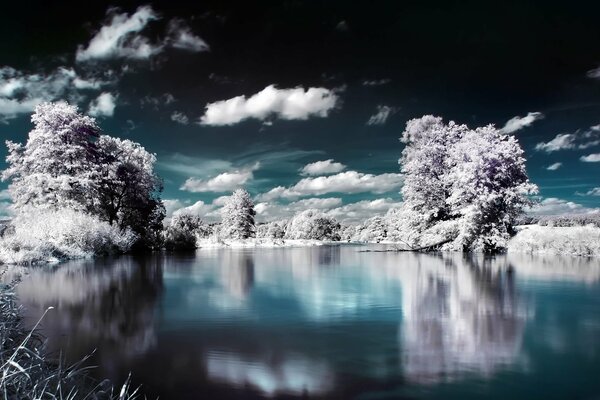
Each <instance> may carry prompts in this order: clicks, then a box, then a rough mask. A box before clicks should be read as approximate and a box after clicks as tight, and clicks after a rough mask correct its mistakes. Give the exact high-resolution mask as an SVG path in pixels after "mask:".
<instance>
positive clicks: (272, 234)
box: [256, 221, 285, 239]
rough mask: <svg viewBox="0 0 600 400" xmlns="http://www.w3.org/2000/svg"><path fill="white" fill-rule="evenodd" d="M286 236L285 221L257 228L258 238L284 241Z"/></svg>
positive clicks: (267, 223) (265, 224)
mask: <svg viewBox="0 0 600 400" xmlns="http://www.w3.org/2000/svg"><path fill="white" fill-rule="evenodd" d="M284 235H285V221H272V222H266V223H263V224H260V225H258V226H257V227H256V237H257V238H265V239H283V237H284Z"/></svg>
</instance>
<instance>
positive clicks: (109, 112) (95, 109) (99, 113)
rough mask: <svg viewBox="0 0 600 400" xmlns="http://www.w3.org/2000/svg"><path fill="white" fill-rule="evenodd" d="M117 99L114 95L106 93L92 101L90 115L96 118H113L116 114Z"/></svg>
mask: <svg viewBox="0 0 600 400" xmlns="http://www.w3.org/2000/svg"><path fill="white" fill-rule="evenodd" d="M115 101H116V97H115V96H113V94H112V93H109V92H104V93H102V94H100V95H99V96H98V97H97V98H96V99H95V100H92V102H91V103H90V107H89V109H88V114H90V115H91V116H94V117H112V116H113V114H114V112H115V106H116V103H115Z"/></svg>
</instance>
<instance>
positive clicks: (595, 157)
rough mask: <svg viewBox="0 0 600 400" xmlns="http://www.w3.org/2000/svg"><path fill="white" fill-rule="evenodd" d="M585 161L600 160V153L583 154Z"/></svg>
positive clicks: (582, 158)
mask: <svg viewBox="0 0 600 400" xmlns="http://www.w3.org/2000/svg"><path fill="white" fill-rule="evenodd" d="M580 160H581V161H583V162H600V153H595V154H588V155H587V156H581V158H580Z"/></svg>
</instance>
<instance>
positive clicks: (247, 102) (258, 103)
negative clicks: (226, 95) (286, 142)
mask: <svg viewBox="0 0 600 400" xmlns="http://www.w3.org/2000/svg"><path fill="white" fill-rule="evenodd" d="M337 101H338V96H337V95H336V94H335V93H334V91H332V90H329V89H325V88H317V87H311V88H308V89H306V90H305V89H304V88H302V87H296V88H293V89H277V88H276V87H275V85H269V86H267V87H266V88H264V89H263V90H261V91H260V92H258V93H256V94H254V95H252V96H250V97H248V98H246V96H237V97H234V98H231V99H229V100H222V101H217V102H214V103H208V104H207V105H206V110H205V113H204V115H203V116H202V117H201V119H200V123H201V124H202V125H215V126H221V125H233V124H237V123H238V122H241V121H243V120H245V119H249V118H254V119H258V120H260V121H264V120H266V119H268V118H272V117H273V118H281V119H285V120H294V119H299V120H305V119H307V118H309V117H311V116H317V117H326V116H327V115H328V114H329V112H330V111H331V110H332V109H333V108H334V107H335V105H336V103H337Z"/></svg>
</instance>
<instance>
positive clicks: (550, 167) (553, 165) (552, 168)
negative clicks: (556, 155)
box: [546, 162, 562, 171]
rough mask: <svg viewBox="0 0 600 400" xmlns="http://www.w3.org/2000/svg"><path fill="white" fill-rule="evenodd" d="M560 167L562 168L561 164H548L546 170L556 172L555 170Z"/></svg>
mask: <svg viewBox="0 0 600 400" xmlns="http://www.w3.org/2000/svg"><path fill="white" fill-rule="evenodd" d="M560 167H562V163H561V162H556V163H554V164H550V165H548V167H546V169H547V170H548V171H556V170H557V169H559V168H560Z"/></svg>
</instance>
